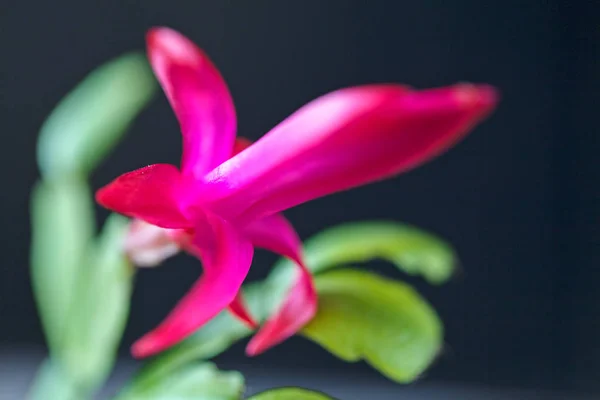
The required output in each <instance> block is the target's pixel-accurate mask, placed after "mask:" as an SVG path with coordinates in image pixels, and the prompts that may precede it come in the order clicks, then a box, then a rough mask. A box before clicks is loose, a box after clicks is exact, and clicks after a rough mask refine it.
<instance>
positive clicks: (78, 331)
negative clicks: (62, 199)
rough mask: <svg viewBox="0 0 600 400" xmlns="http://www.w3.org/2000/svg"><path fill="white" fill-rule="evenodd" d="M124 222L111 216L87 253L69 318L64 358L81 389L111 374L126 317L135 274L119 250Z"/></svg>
mask: <svg viewBox="0 0 600 400" xmlns="http://www.w3.org/2000/svg"><path fill="white" fill-rule="evenodd" d="M128 226H129V221H128V219H127V218H125V217H122V216H120V215H116V214H112V215H111V216H110V217H109V218H108V220H107V221H106V224H105V226H104V229H103V231H102V234H101V235H100V237H99V238H98V240H97V242H96V243H95V246H93V247H91V248H90V251H89V253H88V258H87V262H86V264H85V267H84V270H83V271H82V274H81V276H80V278H79V281H78V285H77V289H78V291H77V297H76V301H75V303H74V304H73V306H72V307H71V311H70V313H69V319H68V321H69V323H68V330H67V334H66V343H65V345H64V350H63V353H64V354H63V355H62V358H63V360H64V362H65V363H66V364H67V369H68V372H69V373H70V375H71V376H73V377H74V378H75V379H76V380H77V382H79V383H80V384H81V385H83V386H85V387H87V388H90V389H92V390H93V389H94V388H95V387H96V386H97V385H99V384H100V383H102V382H103V381H104V379H105V378H106V376H107V375H108V373H109V372H110V370H111V368H112V366H113V364H114V360H115V357H116V355H117V350H118V346H119V343H120V340H121V336H122V334H123V330H124V328H125V323H126V321H127V317H128V314H129V302H130V298H131V292H132V287H133V277H134V269H133V267H132V266H131V265H130V263H129V261H128V260H127V258H126V257H125V255H124V253H123V250H122V246H123V241H124V238H123V237H124V235H125V233H126V231H127V228H128Z"/></svg>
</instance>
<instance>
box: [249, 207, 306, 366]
mask: <svg viewBox="0 0 600 400" xmlns="http://www.w3.org/2000/svg"><path fill="white" fill-rule="evenodd" d="M243 232H244V234H245V235H246V236H247V237H248V238H249V239H250V241H251V242H252V244H253V245H254V246H256V247H261V248H263V249H267V250H269V251H272V252H274V253H277V254H280V255H283V256H285V257H288V258H290V259H291V260H292V261H294V262H295V263H296V265H298V267H299V268H298V278H297V280H296V282H295V283H294V286H293V287H292V289H291V290H290V292H289V293H288V295H287V297H286V299H285V301H284V303H283V305H282V306H281V308H280V309H279V310H278V311H277V313H276V314H275V315H273V316H271V317H269V318H268V320H267V322H266V323H265V325H264V326H263V327H262V328H261V329H260V330H259V331H258V333H257V334H256V335H255V336H254V337H253V338H252V339H251V340H250V343H248V346H247V347H246V353H247V354H248V355H257V354H259V353H262V352H264V351H265V350H267V349H269V348H270V347H273V346H275V345H276V344H278V343H281V342H282V341H284V340H285V339H287V338H289V337H290V336H292V335H294V334H295V333H296V332H298V331H299V330H300V329H302V327H303V326H304V325H306V324H307V323H308V322H309V321H310V320H311V319H312V318H313V317H314V316H315V313H316V312H317V293H316V289H315V286H314V282H313V278H312V274H311V273H310V271H309V270H308V269H307V268H306V266H305V265H304V262H303V260H302V243H301V242H300V239H299V238H298V235H297V234H296V231H295V230H294V228H293V226H292V224H290V223H289V222H288V220H287V219H285V217H284V216H283V215H281V214H275V215H271V216H268V217H265V218H261V219H259V220H257V221H254V222H252V223H250V224H249V225H248V226H246V227H245V228H244V229H243Z"/></svg>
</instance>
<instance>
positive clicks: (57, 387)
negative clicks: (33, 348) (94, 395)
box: [27, 360, 85, 400]
mask: <svg viewBox="0 0 600 400" xmlns="http://www.w3.org/2000/svg"><path fill="white" fill-rule="evenodd" d="M84 398H85V397H84V396H81V393H80V392H79V390H78V388H77V387H76V386H75V383H74V382H73V381H72V380H70V379H69V378H68V377H67V376H66V375H65V373H64V371H63V370H62V369H61V368H60V366H59V365H58V364H56V363H54V362H52V361H51V360H44V362H43V363H42V365H41V366H40V368H39V370H38V372H37V374H36V377H35V380H34V385H33V386H32V387H31V389H30V390H29V393H28V394H27V399H29V400H47V399H61V400H83V399H84Z"/></svg>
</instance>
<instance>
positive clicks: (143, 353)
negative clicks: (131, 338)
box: [131, 334, 161, 360]
mask: <svg viewBox="0 0 600 400" xmlns="http://www.w3.org/2000/svg"><path fill="white" fill-rule="evenodd" d="M149 336H150V334H148V335H145V336H143V337H142V338H140V339H138V340H137V341H136V342H135V343H133V345H132V346H131V355H132V356H133V357H134V358H136V359H138V360H139V359H142V358H146V357H150V356H151V355H154V354H156V353H158V352H159V351H161V348H159V347H158V346H156V343H155V342H154V340H152V338H151V337H149Z"/></svg>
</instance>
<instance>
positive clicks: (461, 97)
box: [454, 83, 500, 113]
mask: <svg viewBox="0 0 600 400" xmlns="http://www.w3.org/2000/svg"><path fill="white" fill-rule="evenodd" d="M454 90H455V98H456V100H457V101H458V102H459V103H461V104H462V105H463V107H466V108H473V109H478V110H480V111H481V112H482V113H487V112H490V111H492V110H493V109H494V108H495V107H496V105H497V104H498V102H499V101H500V94H499V92H498V89H496V88H495V87H493V86H491V85H487V84H471V83H461V84H458V85H455V87H454Z"/></svg>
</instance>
